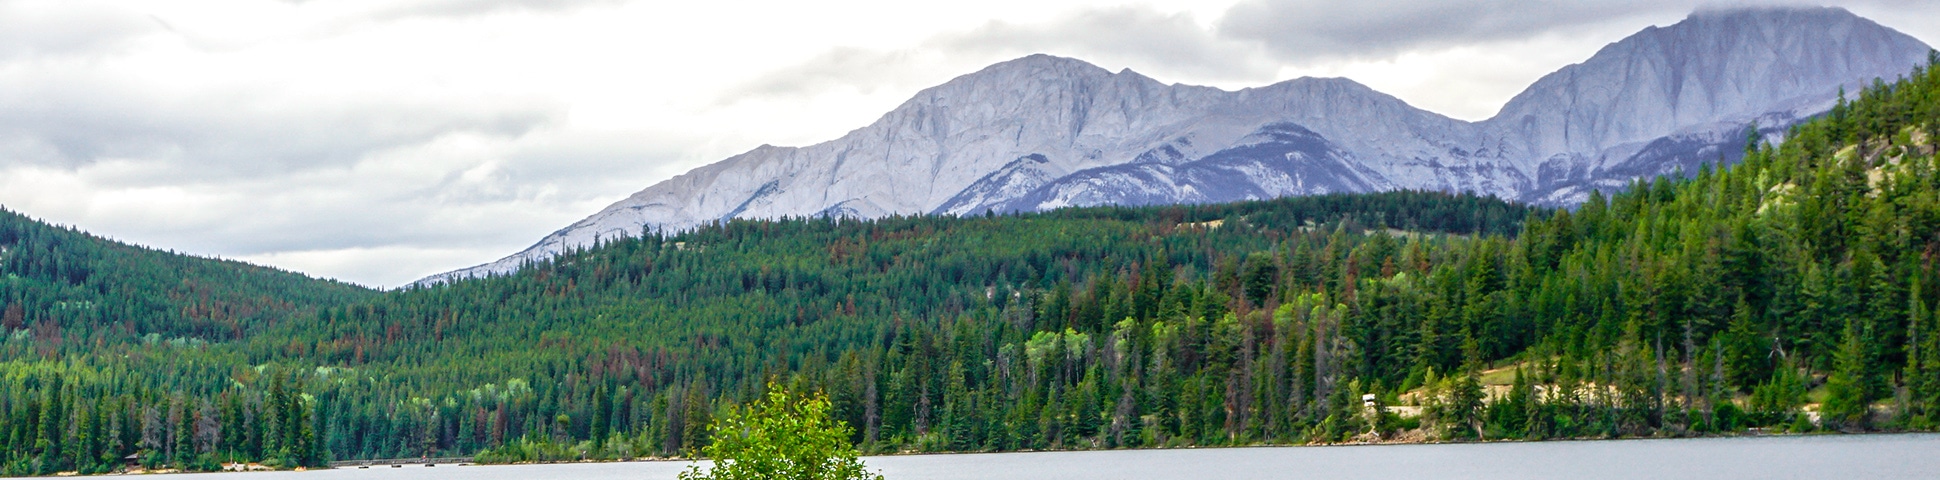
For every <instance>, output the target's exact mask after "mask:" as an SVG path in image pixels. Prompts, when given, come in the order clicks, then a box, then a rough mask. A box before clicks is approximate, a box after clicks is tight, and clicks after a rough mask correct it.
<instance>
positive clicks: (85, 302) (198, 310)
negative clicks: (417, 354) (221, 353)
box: [0, 209, 377, 339]
mask: <svg viewBox="0 0 1940 480" xmlns="http://www.w3.org/2000/svg"><path fill="white" fill-rule="evenodd" d="M376 293H377V292H375V291H372V290H369V289H364V288H360V287H357V286H354V285H349V284H344V283H339V282H334V281H326V280H318V279H314V278H309V277H305V276H303V275H300V274H296V273H291V272H286V271H282V270H276V269H272V268H267V267H260V266H255V265H249V264H245V263H241V262H234V261H227V260H215V259H206V258H197V257H191V256H187V255H180V254H175V253H170V252H161V251H156V250H152V249H147V248H141V247H136V246H131V245H127V244H123V243H119V242H115V241H112V240H107V239H103V238H100V237H96V236H93V235H88V234H86V233H83V232H80V231H77V230H73V229H68V228H60V227H55V226H52V225H48V224H46V223H44V222H40V221H38V220H34V219H31V218H28V217H26V216H22V215H20V214H17V213H14V212H10V211H7V210H5V209H0V333H12V332H14V331H16V330H21V329H31V330H33V331H34V332H35V334H36V335H39V336H53V337H59V336H61V335H63V334H65V335H73V336H76V337H77V338H91V336H92V335H96V334H112V335H116V336H121V335H132V336H140V335H147V334H157V335H160V336H162V337H194V338H202V339H235V338H240V337H242V336H243V335H244V334H245V333H247V332H248V331H251V330H253V329H256V328H260V327H262V326H265V325H268V324H271V323H274V322H276V321H279V320H282V319H285V318H287V317H289V316H291V315H293V314H295V313H297V312H303V311H308V310H313V309H315V308H319V307H325V306H333V305H341V304H345V303H349V302H351V301H355V300H362V299H365V298H368V297H369V296H371V295H375V294H376ZM97 338H98V337H97Z"/></svg>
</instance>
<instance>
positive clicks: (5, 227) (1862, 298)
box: [0, 63, 1940, 475]
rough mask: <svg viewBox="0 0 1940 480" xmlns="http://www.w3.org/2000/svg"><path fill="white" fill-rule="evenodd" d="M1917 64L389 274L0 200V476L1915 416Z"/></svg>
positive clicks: (1544, 432) (1882, 425)
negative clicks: (1497, 168)
mask: <svg viewBox="0 0 1940 480" xmlns="http://www.w3.org/2000/svg"><path fill="white" fill-rule="evenodd" d="M1935 65H1940V64H1936V63H1930V64H1929V66H1928V67H1924V68H1920V69H1916V70H1914V71H1913V72H1911V73H1910V74H1909V75H1907V76H1906V77H1903V78H1900V79H1897V80H1895V81H1891V82H1888V81H1876V82H1874V84H1873V85H1872V86H1871V87H1869V88H1866V89H1864V90H1863V91H1860V92H1859V93H1857V95H1856V97H1855V98H1853V99H1851V100H1850V101H1848V100H1846V99H1844V98H1843V97H1842V99H1841V101H1840V102H1839V104H1838V106H1836V107H1835V108H1833V109H1832V110H1831V111H1830V112H1829V113H1827V114H1825V115H1823V116H1822V117H1819V118H1816V119H1814V120H1811V121H1808V122H1805V123H1802V124H1800V125H1797V126H1794V127H1792V128H1791V129H1790V130H1789V132H1787V134H1786V135H1785V140H1784V141H1783V142H1782V143H1778V144H1773V143H1771V142H1767V141H1763V139H1762V138H1759V137H1753V138H1752V139H1751V141H1750V142H1749V144H1750V145H1751V146H1750V147H1748V148H1747V151H1746V152H1745V155H1744V159H1743V160H1742V161H1741V162H1739V163H1737V164H1734V165H1730V166H1723V167H1718V168H1713V167H1711V166H1706V167H1705V168H1703V169H1701V170H1699V171H1696V172H1686V174H1684V175H1676V176H1671V177H1665V178H1659V179H1649V180H1639V181H1638V182H1636V183H1635V184H1633V185H1632V186H1631V187H1630V188H1628V189H1626V190H1624V191H1622V192H1615V193H1614V194H1611V195H1609V196H1606V195H1605V194H1604V193H1594V194H1592V195H1591V196H1590V198H1589V199H1588V201H1587V202H1585V203H1583V204H1582V205H1580V206H1576V207H1572V208H1569V209H1549V208H1538V207H1530V206H1524V205H1518V204H1513V203H1509V202H1505V201H1502V200H1498V199H1494V198H1485V197H1477V196H1474V195H1465V194H1448V193H1438V192H1389V193H1376V194H1356V195H1326V196H1313V197H1297V198H1281V199H1274V200H1266V201H1256V202H1244V203H1235V204H1221V205H1197V206H1158V207H1137V208H1132V207H1100V208H1081V209H1066V210H1058V211H1052V212H1045V213H1027V214H1006V215H996V214H987V215H979V216H965V217H949V216H912V217H892V218H885V219H879V220H872V221H857V220H846V219H835V218H812V219H780V220H762V221H750V220H734V221H728V222H724V223H719V224H715V225H710V226H707V227H704V228H700V229H697V230H694V231H689V232H682V233H676V234H664V235H663V234H658V233H647V234H645V235H642V236H640V237H637V238H627V239H616V240H612V241H608V242H605V243H602V244H600V245H598V246H595V247H592V248H587V249H584V250H579V251H573V252H568V253H566V254H562V255H560V256H558V257H556V258H554V259H551V260H548V261H545V262H539V263H534V264H530V265H527V266H526V267H525V268H523V269H521V270H520V271H519V272H517V273H515V274H510V275H504V276H497V277H490V278H480V279H472V280H465V281H457V282H452V283H447V284H441V285H435V286H425V287H408V288H404V289H399V290H395V291H388V292H379V291H373V290H369V289H365V288H362V287H357V286H354V285H347V284H342V283H337V282H330V281H323V280H316V279H311V278H307V277H303V276H301V275H297V274H293V273H288V272H282V271H277V270H273V269H268V268H262V267H256V266H251V265H247V264H243V263H237V262H229V261H221V260H215V259H205V258H197V257H192V256H185V255H179V254H174V253H170V252H162V251H155V250H149V249H143V248H138V247H132V246H127V245H124V244H120V243H116V242H113V241H110V240H107V239H102V238H98V237H94V236H90V235H87V234H85V233H82V232H79V231H77V230H74V229H71V228H61V227H55V226H51V225H47V224H45V223H42V222H38V221H36V220H33V219H31V218H28V217H26V216H24V215H21V214H17V213H12V212H6V211H0V474H4V475H51V474H56V473H61V472H78V473H83V474H86V473H106V472H112V471H117V470H123V469H127V468H130V467H129V466H130V464H134V465H137V466H139V467H141V468H151V469H159V468H175V469H185V470H211V469H216V468H219V466H220V465H221V464H224V463H228V462H257V463H262V464H264V465H267V466H272V467H297V466H304V467H316V466H323V465H326V464H327V463H328V462H332V461H352V460H359V459H381V458H417V457H422V456H429V457H444V456H475V457H476V458H477V459H478V460H479V461H486V462H519V461H565V460H596V459H624V458H647V457H675V456H691V455H695V454H697V452H702V451H704V450H705V448H706V447H707V446H708V445H709V444H710V438H709V437H710V431H709V428H708V427H709V425H710V423H711V420H712V419H713V418H715V417H716V416H719V415H723V414H724V413H726V412H734V411H737V410H736V408H739V406H740V405H746V404H750V403H752V402H756V401H758V400H760V399H762V398H764V397H765V396H766V395H767V394H768V393H769V392H768V390H770V389H771V386H777V387H785V388H787V389H790V390H793V391H800V392H820V395H824V396H825V397H826V399H827V400H828V405H827V409H828V410H827V411H828V413H829V414H830V415H831V416H833V417H834V418H835V419H838V420H841V421H843V422H845V423H847V425H849V426H850V427H851V429H850V433H851V435H850V437H851V438H850V439H849V440H850V441H851V442H853V443H854V444H855V445H857V446H858V447H859V448H860V449H861V450H862V451H864V452H907V451H924V452H931V451H1012V450H1046V449H1109V448H1135V447H1136V448H1146V447H1181V446H1220V445H1256V444H1306V443H1336V442H1358V441H1467V440H1497V439H1561V438H1621V437H1653V436H1701V435H1723V434H1733V433H1742V432H1746V431H1748V429H1756V431H1760V432H1805V431H1845V432H1865V431H1901V430H1932V429H1934V428H1936V422H1940V313H1936V307H1935V305H1934V304H1935V303H1936V301H1940V265H1937V264H1936V262H1940V258H1936V256H1940V172H1937V170H1940V163H1936V159H1935V158H1936V157H1935V151H1936V147H1937V146H1940V69H1936V68H1935ZM1756 131H1757V130H1756V129H1755V128H1754V129H1751V130H1750V131H1749V132H1748V136H1754V135H1756V134H1755V133H1754V132H1756Z"/></svg>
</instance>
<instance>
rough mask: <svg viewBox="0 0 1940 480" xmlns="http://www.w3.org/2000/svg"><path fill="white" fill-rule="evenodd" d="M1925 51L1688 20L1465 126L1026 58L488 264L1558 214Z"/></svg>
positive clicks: (1548, 79)
mask: <svg viewBox="0 0 1940 480" xmlns="http://www.w3.org/2000/svg"><path fill="white" fill-rule="evenodd" d="M1931 51H1932V49H1931V48H1930V47H1928V46H1927V45H1926V44H1925V43H1922V42H1920V41H1919V40H1917V39H1914V38H1913V37H1910V36H1907V35H1905V34H1902V33H1900V32H1898V31H1895V30H1893V29H1890V28H1887V27H1884V26H1881V25H1879V24H1877V23H1874V22H1872V21H1870V20H1867V19H1865V18H1861V17H1859V16H1857V15H1854V14H1852V13H1850V12H1847V11H1845V10H1843V9H1838V8H1761V9H1734V10H1715V11H1701V12H1698V13H1695V14H1692V15H1691V16H1690V17H1688V18H1686V19H1684V20H1683V21H1681V22H1678V23H1676V24H1674V25H1671V26H1669V27H1650V28H1646V29H1644V30H1643V31H1641V32H1638V33H1636V34H1634V35H1631V36H1630V37H1628V38H1625V39H1623V40H1621V41H1618V42H1616V43H1612V44H1610V45H1608V46H1605V47H1604V48H1603V49H1602V50H1600V51H1598V52H1597V53H1596V54H1595V55H1593V56H1591V57H1590V58H1589V60H1586V61H1584V62H1583V63H1580V64H1575V65H1570V66H1566V67H1563V68H1562V69H1561V70H1557V71H1556V72H1555V73H1551V74H1549V75H1547V76H1544V77H1543V78H1542V79H1540V80H1538V81H1536V83H1535V84H1533V85H1531V86H1529V88H1528V89H1526V90H1524V91H1523V92H1522V93H1521V94H1518V95H1516V96H1515V98H1513V99H1511V100H1510V101H1509V103H1508V104H1507V105H1505V106H1504V107H1503V108H1502V111H1501V112H1499V113H1497V114H1496V116H1495V117H1493V118H1490V119H1487V120H1483V121H1479V122H1467V121H1462V120H1456V119H1452V118H1448V117H1445V116H1442V115H1439V114H1435V113H1433V112H1429V111H1425V110H1422V109H1419V108H1415V107H1413V106H1410V105H1408V104H1407V103H1406V102H1403V101H1401V100H1400V99H1397V98H1395V97H1393V96H1389V95H1386V94H1383V93H1381V92H1377V91H1374V90H1373V89H1370V88H1368V87H1366V86H1364V85H1361V84H1359V83H1355V82H1354V81H1352V80H1347V79H1342V78H1298V79H1293V80H1288V81H1285V82H1280V83H1276V84H1273V85H1268V86H1265V87H1259V88H1248V89H1244V90H1239V91H1230V92H1229V91H1224V90H1220V89H1216V88H1210V87H1201V86H1191V85H1178V84H1166V83H1163V82H1160V81H1158V80H1154V79H1152V78H1150V77H1146V76H1144V75H1140V74H1138V73H1136V72H1132V71H1130V70H1124V71H1120V72H1118V73H1112V72H1110V71H1107V70H1105V69H1102V68H1099V67H1097V66H1094V65H1091V64H1089V63H1085V62H1083V61H1080V60H1074V59H1069V58H1060V57H1053V56H1048V55H1032V56H1028V57H1024V58H1020V59H1016V60H1011V61H1007V62H1003V63H998V64H996V65H991V66H989V67H986V68H984V69H983V70H980V71H978V72H976V73H972V74H969V75H964V76H961V77H957V78H956V79H953V80H951V81H949V82H946V83H944V84H942V85H939V86H936V87H932V88H929V89H926V90H923V91H922V92H919V93H918V94H917V95H916V96H915V98H912V99H910V100H909V101H907V102H904V103H903V105H901V106H899V107H897V108H896V109H895V110H892V111H890V112H889V113H888V114H886V115H884V116H883V117H882V118H881V119H879V120H877V121H876V122H875V123H873V124H870V125H869V126H866V127H863V128H860V129H857V130H854V131H852V132H849V134H847V135H844V136H842V137H841V138H838V139H835V140H832V141H828V142H824V143H820V144H816V145H811V146H807V147H775V146H767V145H764V146H761V147H759V148H756V149H754V150H752V151H749V152H747V153H743V154H740V155H736V156H733V157H730V158H728V159H726V160H722V161H720V162H717V163H714V164H711V165H707V166H703V167H700V168H697V169H694V170H692V171H690V172H687V173H686V174H682V175H680V176H676V177H674V178H671V179H668V180H666V181H663V182H660V183H658V184H655V185H653V186H650V187H647V188H646V189H645V190H642V191H640V192H639V193H635V194H633V195H632V196H630V197H627V198H626V199H624V200H621V201H619V202H616V203H614V204H613V205H611V206H608V207H606V208H605V209H604V210H601V211H600V212H598V213H595V214H593V215H592V216H590V217H587V218H586V219H584V220H580V221H579V222H576V223H574V224H572V225H570V226H567V227H566V228H563V229H560V230H559V231H556V232H553V233H552V234H551V235H548V236H546V237H545V238H544V239H542V240H540V241H539V242H538V243H537V244H535V245H533V246H532V247H530V248H527V249H526V250H525V251H522V252H519V253H517V254H514V255H511V256H508V257H505V258H503V259H500V260H498V261H495V262H492V263H489V264H485V265H480V266H477V267H472V268H468V269H464V270H458V271H454V272H449V273H444V274H440V275H435V276H432V277H429V278H426V279H424V280H421V281H420V283H436V282H441V281H447V280H451V279H458V278H467V277H473V276H480V275H490V274H498V273H506V272H511V271H515V270H517V269H518V268H519V267H520V266H521V265H522V264H524V263H526V262H529V261H537V260H543V259H546V258H549V257H551V256H553V255H555V254H558V253H559V252H561V251H564V250H567V249H571V248H577V247H584V246H588V245H592V244H593V243H595V242H596V241H598V239H600V238H607V239H611V238H618V237H623V236H633V235H638V234H639V233H640V232H642V231H644V230H653V231H660V232H677V231H682V230H685V229H689V228H693V227H695V226H698V225H702V224H705V223H708V222H716V221H722V220H726V219H731V218H776V217H785V216H795V217H807V216H837V217H851V218H877V217H882V216H886V215H892V214H944V215H960V214H981V213H984V212H986V211H996V212H1012V211H1036V210H1046V209H1054V208H1059V207H1067V206H1090V205H1101V204H1121V205H1151V204H1170V203H1209V202H1228V201H1237V200H1247V199H1263V198H1272V197H1279V196H1287V195H1313V194H1323V193H1340V192H1370V191H1383V190H1397V189H1418V190H1441V191H1473V192H1477V193H1482V194H1491V195H1496V196H1499V197H1502V198H1506V199H1514V200H1519V201H1523V202H1530V203H1537V204H1548V205H1569V204H1574V203H1577V202H1581V201H1582V200H1583V199H1585V198H1587V196H1588V195H1589V192H1590V191H1592V190H1597V189H1603V190H1613V189H1617V188H1622V187H1623V186H1625V185H1627V184H1628V183H1629V182H1630V181H1631V180H1632V179H1635V178H1638V177H1651V176H1657V175H1663V174H1670V173H1674V172H1677V171H1680V170H1683V171H1695V170H1696V169H1697V168H1698V166H1699V165H1701V164H1704V163H1707V162H1710V163H1716V162H1720V161H1723V162H1734V161H1736V160H1737V157H1738V156H1740V155H1742V150H1743V145H1744V143H1745V141H1746V139H1747V137H1748V132H1749V129H1748V128H1747V127H1748V126H1749V125H1752V124H1754V123H1755V124H1756V125H1758V126H1759V127H1760V131H1761V134H1763V135H1766V136H1768V137H1770V138H1774V139H1775V138H1776V136H1777V135H1779V134H1781V133H1782V132H1783V131H1784V129H1785V128H1786V127H1788V126H1790V125H1792V124H1793V123H1796V122H1798V121H1800V120H1802V119H1805V118H1808V117H1811V116H1813V115H1816V114H1818V113H1822V112H1824V111H1826V110H1828V109H1830V108H1831V107H1832V105H1834V103H1835V102H1836V101H1837V99H1838V96H1839V92H1840V91H1841V89H1842V88H1843V89H1846V90H1850V91H1854V92H1856V91H1858V90H1859V88H1860V87H1862V86H1863V85H1867V84H1870V83H1871V82H1872V81H1873V80H1874V79H1876V78H1887V79H1891V78H1894V77H1895V76H1898V75H1901V74H1903V73H1904V72H1906V71H1908V70H1909V69H1911V68H1912V67H1913V66H1915V65H1919V64H1921V63H1923V62H1925V61H1926V59H1927V57H1928V54H1929V52H1931Z"/></svg>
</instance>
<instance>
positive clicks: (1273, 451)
mask: <svg viewBox="0 0 1940 480" xmlns="http://www.w3.org/2000/svg"><path fill="white" fill-rule="evenodd" d="M865 461H866V462H868V464H869V465H870V466H871V467H874V468H878V469H881V470H882V473H883V474H884V475H885V476H887V477H888V478H889V479H891V480H953V479H985V478H1003V479H1127V478H1137V479H1156V480H1173V479H1178V480H1185V479H1206V478H1220V479H1306V478H1315V479H1327V478H1373V479H1383V478H1393V479H1405V480H1429V479H1468V478H1474V479H1484V478H1486V479H1518V478H1530V479H1550V478H1579V479H1616V478H1625V479H1628V478H1650V479H1681V478H1691V479H1700V478H1701V479H1714V478H1747V479H1751V478H1756V479H1780V478H1800V479H1807V478H1810V479H1821V478H1854V479H1899V478H1905V479H1934V478H1940V434H1916V435H1828V436H1811V437H1760V438H1710V439H1680V440H1620V441H1586V442H1534V443H1491V444H1466V445H1377V446H1343V447H1262V448H1207V449H1189V450H1117V451H1100V452H1043V453H992V454H964V455H909V456H892V457H869V458H867V459H865ZM687 465H689V464H688V463H686V462H630V463H599V464H566V465H509V466H465V467H458V466H450V465H445V466H438V467H424V466H410V467H404V468H371V469H368V470H359V469H340V470H328V471H316V472H301V473H297V472H274V473H228V474H223V473H216V474H197V475H171V476H167V477H162V478H167V479H200V478H208V479H225V480H258V479H260V480H366V479H372V480H375V479H385V480H393V479H394V480H444V479H451V480H512V479H527V478H561V479H570V480H607V479H614V480H618V479H626V480H659V479H673V478H675V476H676V475H678V474H679V472H681V471H682V470H685V469H686V468H687Z"/></svg>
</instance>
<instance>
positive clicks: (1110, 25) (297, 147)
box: [0, 0, 1940, 287]
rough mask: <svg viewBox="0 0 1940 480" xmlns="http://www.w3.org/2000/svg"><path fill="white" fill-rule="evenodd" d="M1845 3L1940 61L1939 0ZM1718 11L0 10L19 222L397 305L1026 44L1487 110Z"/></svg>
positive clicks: (282, 2) (842, 127)
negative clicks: (646, 196) (731, 160)
mask: <svg viewBox="0 0 1940 480" xmlns="http://www.w3.org/2000/svg"><path fill="white" fill-rule="evenodd" d="M1772 3H1774V2H1769V1H1758V2H1738V3H1735V4H1732V5H1743V4H1756V5H1767V4H1772ZM1832 4H1833V5H1838V6H1844V7H1846V8H1848V9H1850V10H1852V11H1853V12H1855V13H1858V14H1860V15H1862V16H1866V17H1868V18H1872V19H1874V20H1876V21H1879V22H1880V23H1882V24H1885V25H1887V26H1889V27H1893V28H1897V29H1899V30H1901V31H1903V32H1906V33H1909V34H1912V35H1913V36H1915V37H1918V38H1920V39H1922V40H1924V41H1927V42H1928V43H1936V41H1937V40H1940V2H1932V1H1926V0H1854V1H1848V2H1833V3H1832ZM1704 5H1706V3H1705V2H1697V1H1686V0H1618V1H1594V2H1593V1H1582V0H1547V1H1546V0H1439V1H1406V0H1359V1H1354V2H1340V1H1335V0H1150V1H1143V2H1135V3H1119V2H1110V1H1094V0H977V1H970V2H941V1H934V2H912V1H908V0H840V1H813V2H804V1H741V0H717V1H709V2H673V1H666V0H660V1H625V0H402V1H373V0H187V1H176V0H127V1H117V2H106V1H90V0H50V1H43V0H0V205H4V206H5V207H6V208H8V209H11V210H14V211H18V212H24V213H26V214H28V215H32V216H35V217H39V218H42V219H46V220H49V221H52V222H55V223H60V224H65V225H73V226H77V227H80V228H82V229H84V230H88V231H90V232H95V233H98V234H102V235H105V236H108V237H111V238H115V239H119V240H124V241H129V242H134V243H138V244H142V245H148V246H153V247H157V248H163V249H171V250H175V251H181V252H187V253H193V254H198V255H211V256H222V257H228V258H236V259H241V260H245V261H249V262H254V263H259V264H267V265H273V266H277V267H282V268H287V269H292V270H297V271H301V272H305V273H310V274H314V275H318V276H324V277H332V278H338V279H342V280H346V281H351V282H356V283H360V284H364V285H370V286H376V287H390V286H397V285H400V284H404V283H408V282H410V281H412V280H415V279H417V278H420V277H423V276H425V275H429V274H433V273H438V272H442V271H447V270H452V269H456V268H460V267H466V266H470V265H474V264H479V263H484V262H487V261H490V260H494V259H496V258H498V257H501V256H504V255H507V254H510V253H513V252H515V251H518V250H520V249H522V248H524V247H525V246H527V245H529V244H531V243H532V242H534V241H536V240H538V239H539V238H540V237H542V236H544V235H545V234H547V233H549V232H551V231H553V230H554V229H557V228H559V227H563V226H565V225H566V224H568V223H571V222H572V221H575V220H578V219H580V218H582V217H584V216H586V215H588V214H591V213H592V212H594V211H597V210H598V209H600V208H601V207H604V206H605V205H607V204H608V203H611V202H613V201H616V200H619V199H621V198H623V197H625V196H626V195H627V194H630V193H632V192H634V191H637V190H639V189H641V188H644V187H646V186H648V185H650V184H652V183H654V182H658V181H660V180H662V179H665V178H667V177H670V176H673V175H676V174H679V173H681V172H683V171H686V170H688V169H690V168H693V167H696V166H699V165H703V164H706V163H710V162H713V161H716V160H719V159H721V158H725V157H727V156H728V155H732V154H735V153H739V152H742V151H745V150H747V149H750V148H753V147H755V146H757V145H760V144H763V143H770V144H776V145H807V144H812V143H816V142H820V141H824V140H829V139H833V138H835V137H838V136H840V135H841V134H843V133H844V132H846V131H848V130H850V129H854V128H857V127H860V126H863V125H865V124H867V123H869V122H871V121H873V120H874V119H875V118H876V117H877V116H879V115H881V114H882V113H883V112H886V111H888V110H889V109H891V108H893V107H894V106H895V105H896V104H898V103H901V102H902V101H903V100H904V99H906V98H908V97H909V96H910V95H912V94H914V93H915V92H916V91H917V90H919V89H921V88H924V87H927V86H931V85H934V84H938V83H941V82H943V81H945V80H948V79H949V78H951V77H954V76H957V75H961V74H964V73H968V72H971V71H974V70H976V69H977V68H980V67H982V66H984V65H987V64H990V63H995V62H998V61H1002V60H1006V59H1010V58H1014V57H1019V56H1023V55H1026V54H1030V53H1051V54H1056V55H1063V56H1070V57H1076V58H1081V59H1085V60H1088V61H1091V62H1093V63H1096V64H1098V65H1100V66H1103V67H1105V68H1108V69H1112V70H1117V69H1120V68H1131V69H1133V70H1136V71H1139V72H1142V73H1145V74H1147V75H1150V76H1153V77H1154V78H1158V79H1160V80H1162V81H1167V82H1178V83H1189V84H1200V85H1212V86H1218V87H1222V88H1229V89H1233V88H1243V87H1247V86H1258V85H1264V84H1268V83H1272V82H1275V81H1279V80H1285V79H1290V78H1295V77H1300V76H1338V77H1347V78H1351V79H1354V80H1357V81H1360V82H1361V83H1365V84H1367V85H1369V86H1371V87H1373V88H1375V89H1377V90H1381V91H1384V92H1387V93H1390V94H1393V95H1395V96H1398V97H1400V98H1402V99H1403V100H1406V101H1408V102H1410V103H1412V104H1414V105H1417V106H1420V107H1423V108H1426V109H1428V110H1432V111H1436V112H1439V113H1442V114H1446V115H1449V116H1452V117H1456V118H1462V119H1482V118H1487V117H1488V116H1490V115H1492V114H1494V113H1495V111H1496V110H1497V109H1498V108H1500V107H1501V105H1502V103H1503V102H1504V101H1506V100H1507V99H1508V98H1509V97H1510V96H1512V95H1514V94H1515V93H1516V92H1517V91H1519V90H1521V89H1522V88H1523V87H1524V86H1526V85H1527V84H1529V83H1530V82H1532V81H1534V80H1535V79H1536V78H1537V77H1539V76H1541V75H1543V74H1545V73H1548V72H1550V71H1553V70H1555V69H1557V68H1559V67H1562V66H1563V65H1567V64H1570V63H1574V62H1578V61H1581V60H1583V59H1585V58H1587V57H1589V56H1590V54H1592V53H1594V52H1595V51H1596V49H1597V48H1599V47H1601V46H1603V45H1604V44H1607V43H1610V42H1614V41H1616V40H1618V39H1620V38H1622V37H1624V36H1626V35H1628V34H1630V33H1633V32H1635V31H1637V30H1639V29H1642V28H1644V27H1646V26H1650V25H1668V24H1670V23H1674V22H1676V21H1677V20H1679V19H1681V18H1683V17H1684V16H1685V15H1686V14H1688V13H1689V12H1691V11H1692V10H1694V9H1697V8H1700V7H1702V6H1704Z"/></svg>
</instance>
